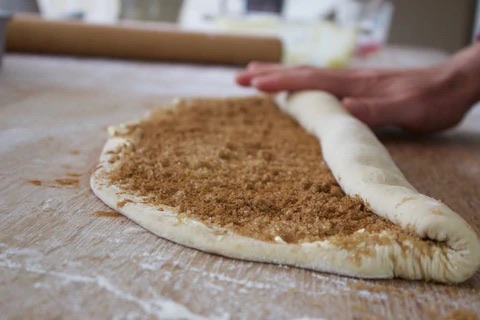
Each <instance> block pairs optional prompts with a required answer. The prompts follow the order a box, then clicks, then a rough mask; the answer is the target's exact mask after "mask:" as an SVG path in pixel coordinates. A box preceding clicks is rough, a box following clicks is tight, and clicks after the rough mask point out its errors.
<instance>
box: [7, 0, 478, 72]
mask: <svg viewBox="0 0 480 320" xmlns="http://www.w3.org/2000/svg"><path fill="white" fill-rule="evenodd" d="M0 9H3V10H13V11H39V12H41V14H42V15H43V16H45V17H48V18H60V19H83V20H84V21H87V22H95V23H116V22H118V21H119V20H120V21H123V20H129V21H131V20H143V21H150V22H152V21H154V22H163V23H165V22H167V23H176V25H177V26H178V27H180V28H185V29H194V30H203V31H220V32H240V33H255V34H268V35H276V36H279V37H281V38H282V40H283V42H284V46H285V48H286V54H285V56H284V62H286V63H291V64H293V63H311V64H316V65H325V66H331V67H343V66H346V65H348V64H349V63H350V62H351V61H352V59H353V58H355V57H356V58H358V57H360V58H361V57H367V56H371V55H375V54H377V55H378V54H381V53H382V50H383V49H384V48H385V47H386V46H387V45H391V44H396V45H402V46H409V47H416V48H418V47H420V48H430V49H437V50H441V51H443V52H450V53H451V52H455V51H456V50H459V49H460V48H462V47H464V46H466V45H468V43H470V42H471V41H472V39H474V38H475V31H476V30H477V27H478V24H479V23H480V20H479V19H480V5H479V1H478V0H455V1H453V0H421V1H413V0H401V1H393V0H284V1H282V0H257V1H255V0H0Z"/></svg>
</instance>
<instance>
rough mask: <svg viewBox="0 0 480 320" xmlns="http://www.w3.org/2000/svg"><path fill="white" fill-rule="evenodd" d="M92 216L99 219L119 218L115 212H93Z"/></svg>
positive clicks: (119, 215)
mask: <svg viewBox="0 0 480 320" xmlns="http://www.w3.org/2000/svg"><path fill="white" fill-rule="evenodd" d="M93 214H94V215H96V216H99V217H112V218H118V217H121V214H120V213H118V212H116V211H101V210H100V211H95V212H94V213H93Z"/></svg>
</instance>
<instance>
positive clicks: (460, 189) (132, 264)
mask: <svg viewBox="0 0 480 320" xmlns="http://www.w3.org/2000/svg"><path fill="white" fill-rule="evenodd" d="M234 71H235V70H234V69H231V68H222V67H201V66H194V65H188V66H185V65H172V64H149V63H131V62H130V63H127V62H120V61H100V60H83V59H72V58H61V57H55V58H50V57H38V56H22V55H8V56H7V57H6V59H5V61H4V69H3V70H2V71H1V73H0V163H1V166H0V318H1V319H21V318H48V319H52V318H62V319H63V318H70V319H83V318H118V319H127V318H132V319H137V318H142V319H202V318H209V319H295V318H302V319H441V318H445V317H447V316H448V315H454V313H452V312H455V310H458V309H461V310H464V311H465V310H468V311H469V312H470V315H471V316H472V317H474V315H475V314H478V313H480V273H479V272H477V273H476V274H475V276H474V277H473V278H471V279H470V280H468V281H467V282H465V283H463V284H461V285H458V286H447V285H438V284H433V283H424V282H407V281H401V280H388V281H365V280H357V279H351V278H346V277H339V276H335V275H328V274H323V273H318V272H312V271H308V270H301V269H295V268H290V267H284V266H277V265H270V264H260V263H251V262H243V261H237V260H232V259H227V258H223V257H219V256H216V255H212V254H206V253H203V252H199V251H196V250H192V249H188V248H185V247H182V246H179V245H176V244H174V243H171V242H169V241H166V240H163V239H160V238H158V237H156V236H154V235H153V234H151V233H149V232H147V231H145V230H144V229H142V228H141V227H139V226H137V225H136V224H134V223H133V222H131V221H129V220H127V219H126V218H124V217H122V216H118V215H114V214H110V213H108V212H110V210H109V209H108V208H107V207H106V206H105V205H103V204H102V203H101V202H100V201H99V200H98V199H97V198H96V197H95V196H94V195H93V193H92V192H91V191H90V189H89V186H88V179H89V175H90V173H91V172H92V170H93V168H94V167H95V166H96V163H97V158H98V156H99V153H100V150H101V148H102V146H103V144H104V142H105V139H106V137H107V135H106V131H105V127H106V126H107V125H109V124H114V123H119V122H122V121H126V120H130V119H134V118H137V117H141V116H142V115H143V114H144V113H145V112H146V111H147V110H149V109H151V108H152V107H154V106H158V105H161V104H162V103H165V102H167V101H169V100H170V99H171V98H173V97H176V96H183V97H185V96H219V95H221V96H227V95H244V94H252V93H253V92H252V91H250V90H246V89H240V88H238V87H236V86H235V85H234V84H233V80H232V76H233V73H234ZM479 111H480V110H478V109H475V110H473V112H472V113H471V114H470V115H469V116H468V118H467V119H466V121H465V122H464V123H463V125H462V126H461V127H460V128H458V129H456V130H454V131H452V132H449V133H445V134H442V135H438V136H433V137H423V138H418V137H413V136H408V135H405V134H400V133H395V132H391V131H390V132H381V133H380V134H379V135H380V137H381V139H382V141H383V142H384V143H385V144H386V145H387V147H388V149H389V150H390V152H391V153H392V155H393V157H394V159H395V161H396V162H397V163H398V165H399V166H400V168H401V169H402V170H403V171H404V172H405V174H406V176H407V177H408V179H409V180H410V181H411V182H412V183H413V184H414V185H415V186H416V187H418V189H420V191H422V192H425V193H427V194H429V195H432V196H434V197H436V198H439V199H441V200H442V201H444V202H445V203H447V204H448V205H450V206H451V207H452V208H453V209H455V210H456V211H458V212H459V213H460V214H461V215H462V216H463V217H464V218H465V219H466V220H467V221H468V222H470V223H471V224H472V225H473V226H474V227H475V228H476V230H477V231H480V214H479V211H480V200H479V199H480V197H479V191H480V124H479V123H480V112H479ZM61 179H78V184H76V183H74V184H66V185H65V184H59V183H56V182H55V181H56V180H61ZM32 181H35V182H34V183H32ZM36 181H39V182H40V183H38V182H36Z"/></svg>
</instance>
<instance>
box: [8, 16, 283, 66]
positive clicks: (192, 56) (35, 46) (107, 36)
mask: <svg viewBox="0 0 480 320" xmlns="http://www.w3.org/2000/svg"><path fill="white" fill-rule="evenodd" d="M6 49H7V51H10V52H28V53H45V54H67V55H78V56H100V57H111V58H120V59H122V58H123V59H139V60H162V61H164V60H166V61H183V62H196V63H218V64H237V65H238V64H240V65H242V64H246V63H248V62H249V61H251V60H260V61H272V62H279V61H280V60H281V56H282V44H281V41H280V40H279V39H277V38H273V37H257V36H247V35H232V34H213V33H201V32H190V31H182V30H178V29H174V28H171V27H170V28H165V27H155V28H152V27H149V28H147V27H139V26H132V25H128V26H127V25H100V24H89V23H82V22H74V21H56V20H45V19H42V18H40V17H38V16H29V15H17V16H15V17H14V18H13V19H12V20H11V21H10V22H9V24H8V27H7V41H6Z"/></svg>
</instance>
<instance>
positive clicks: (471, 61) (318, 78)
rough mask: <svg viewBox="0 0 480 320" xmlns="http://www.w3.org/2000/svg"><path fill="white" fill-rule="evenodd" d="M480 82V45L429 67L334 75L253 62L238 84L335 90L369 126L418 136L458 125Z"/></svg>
mask: <svg viewBox="0 0 480 320" xmlns="http://www.w3.org/2000/svg"><path fill="white" fill-rule="evenodd" d="M479 79H480V45H479V44H477V45H474V46H472V47H470V48H468V49H465V50H463V51H461V52H460V53H458V54H457V55H456V56H454V57H453V58H452V59H451V60H449V61H448V62H446V63H444V64H440V65H436V66H432V67H427V68H418V69H393V70H375V69H370V70H361V69H345V70H334V69H323V68H316V67H312V66H296V67H285V66H282V65H279V64H272V63H262V62H252V63H250V64H249V65H248V66H247V68H246V69H245V70H244V71H241V72H239V73H238V74H237V77H236V81H237V83H238V84H240V85H243V86H253V87H255V88H257V89H259V90H262V91H265V92H278V91H284V90H287V91H297V90H307V89H319V90H325V91H329V92H330V93H332V94H334V95H336V96H337V97H338V98H340V99H342V103H343V105H344V106H345V108H346V109H347V110H349V111H350V113H352V114H353V115H354V116H356V117H357V118H359V119H360V120H362V121H364V122H365V123H366V124H368V125H369V126H372V127H382V126H387V125H395V126H399V127H402V128H404V129H405V130H407V131H411V132H418V133H427V132H434V131H440V130H444V129H448V128H451V127H453V126H455V125H456V124H458V123H459V122H460V121H461V120H462V118H463V116H464V115H465V113H466V112H467V111H468V110H469V108H470V107H471V106H472V105H473V104H474V103H475V102H476V101H478V99H480V85H479V83H480V80H479Z"/></svg>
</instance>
